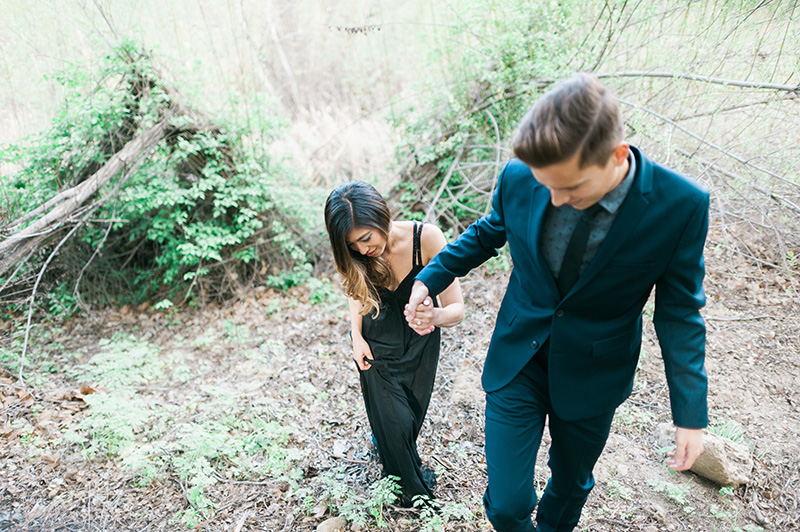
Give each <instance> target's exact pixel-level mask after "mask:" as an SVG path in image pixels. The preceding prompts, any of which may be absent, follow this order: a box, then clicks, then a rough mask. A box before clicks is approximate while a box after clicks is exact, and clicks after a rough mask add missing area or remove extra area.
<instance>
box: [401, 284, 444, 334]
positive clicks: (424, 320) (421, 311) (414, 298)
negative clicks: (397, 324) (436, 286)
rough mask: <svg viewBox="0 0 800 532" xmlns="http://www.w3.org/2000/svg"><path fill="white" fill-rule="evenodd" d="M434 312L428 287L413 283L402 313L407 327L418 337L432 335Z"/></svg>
mask: <svg viewBox="0 0 800 532" xmlns="http://www.w3.org/2000/svg"><path fill="white" fill-rule="evenodd" d="M435 311H436V309H435V308H434V306H433V299H431V296H430V295H429V292H428V287H427V286H425V284H424V283H422V282H421V281H414V286H413V287H412V288H411V296H409V298H408V304H406V307H405V310H404V311H403V314H405V316H406V321H407V322H408V325H409V327H411V329H413V330H414V332H416V333H417V334H419V335H420V336H424V335H426V334H430V333H432V332H433V331H434V329H435V328H436V327H435V325H434V323H433V320H434V313H435Z"/></svg>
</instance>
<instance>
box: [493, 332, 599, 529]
mask: <svg viewBox="0 0 800 532" xmlns="http://www.w3.org/2000/svg"><path fill="white" fill-rule="evenodd" d="M548 355H549V342H547V343H546V344H545V345H544V346H543V347H542V349H541V350H540V351H539V352H538V353H536V356H534V357H533V358H532V359H531V360H530V362H528V364H527V365H526V366H525V367H524V368H523V369H522V371H520V373H519V374H517V376H516V377H515V378H514V379H512V381H511V382H510V383H508V384H507V385H506V386H504V387H503V388H501V389H499V390H496V391H493V392H489V393H487V394H486V464H487V471H488V475H489V484H488V487H487V488H486V493H485V495H484V499H483V502H484V506H485V508H486V515H487V516H488V517H489V521H491V523H492V525H493V526H494V528H495V529H496V530H497V531H498V532H530V531H533V530H539V531H540V532H568V531H571V530H573V529H574V528H575V526H576V525H577V523H578V520H579V519H580V516H581V509H582V508H583V505H584V503H585V502H586V498H587V497H588V495H589V492H590V491H591V490H592V488H593V487H594V476H593V475H592V469H593V468H594V465H595V463H596V462H597V459H598V458H599V457H600V453H601V452H602V450H603V447H604V446H605V443H606V440H607V439H608V434H609V431H610V428H611V421H612V419H613V417H614V411H613V410H612V411H611V412H607V413H605V414H602V415H599V416H595V417H592V418H589V419H585V420H580V421H569V422H567V421H564V420H562V419H560V418H559V417H558V416H557V415H556V414H555V413H554V412H553V408H552V406H551V404H550V390H549V387H548V378H547V371H548V363H547V358H548ZM546 421H547V422H548V425H549V431H550V437H551V445H550V457H549V461H548V466H549V467H550V471H551V478H550V480H549V481H548V483H547V487H546V488H545V491H544V494H543V495H542V498H541V500H540V501H539V508H538V510H537V514H536V522H537V526H538V528H536V529H535V528H534V527H533V524H532V523H531V513H532V512H533V509H534V507H535V506H536V502H537V496H536V492H535V490H534V484H533V478H534V471H535V465H536V455H537V453H538V450H539V446H540V443H541V440H542V433H543V431H544V427H545V422H546Z"/></svg>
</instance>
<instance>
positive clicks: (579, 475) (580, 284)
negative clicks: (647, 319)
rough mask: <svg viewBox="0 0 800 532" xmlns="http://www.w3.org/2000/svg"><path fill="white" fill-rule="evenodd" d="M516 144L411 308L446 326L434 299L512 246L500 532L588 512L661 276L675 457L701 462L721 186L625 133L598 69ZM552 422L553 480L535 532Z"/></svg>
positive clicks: (493, 414)
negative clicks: (714, 187) (716, 188)
mask: <svg viewBox="0 0 800 532" xmlns="http://www.w3.org/2000/svg"><path fill="white" fill-rule="evenodd" d="M513 144H514V152H515V155H516V156H517V157H518V159H514V160H512V161H511V162H509V163H508V164H507V166H506V167H505V169H504V170H503V172H502V174H501V175H500V177H499V179H498V183H497V187H496V191H495V194H494V198H493V203H492V212H491V214H489V215H488V216H486V217H484V218H482V219H480V220H478V221H477V222H475V223H474V224H472V225H471V226H470V227H469V228H468V229H467V230H466V231H465V232H464V233H463V234H462V235H461V237H459V238H458V240H456V241H455V242H454V243H452V244H450V245H449V246H447V247H445V249H443V250H442V251H441V252H440V253H439V254H438V255H437V256H436V258H435V259H434V260H432V261H431V262H430V263H429V265H428V266H427V267H426V268H425V269H423V270H422V272H421V273H420V274H419V275H418V276H417V278H416V279H417V281H416V282H415V285H414V289H413V291H412V295H411V298H410V299H409V304H408V306H407V307H406V316H407V319H408V320H409V323H410V324H411V326H412V327H414V328H415V329H416V330H417V332H419V333H420V334H425V333H427V332H429V331H431V330H432V329H433V328H432V326H431V325H430V321H429V319H428V317H429V316H430V312H429V311H427V310H426V312H418V309H422V308H425V309H427V308H428V307H427V304H429V303H430V300H429V299H428V298H429V297H430V296H435V295H436V294H438V293H439V292H441V291H442V290H443V289H444V288H446V287H447V286H449V285H450V283H451V282H452V280H453V279H454V278H455V277H460V276H463V275H465V274H466V273H467V272H468V271H469V270H471V269H472V268H474V267H476V266H478V265H480V264H482V263H483V262H484V261H486V260H487V259H489V258H490V257H492V256H494V255H496V254H497V251H496V249H497V248H500V247H502V246H503V245H504V244H506V243H508V245H509V250H510V253H511V258H512V261H513V264H514V269H513V271H512V273H511V276H510V279H509V283H508V287H507V289H506V294H505V297H504V298H503V302H502V305H501V306H500V311H499V313H498V315H497V322H496V325H495V330H494V335H493V337H492V341H491V344H490V346H489V351H488V354H487V356H486V362H485V364H484V370H483V378H482V383H483V387H484V390H485V391H486V462H487V472H488V477H489V482H488V486H487V489H486V493H485V495H484V505H485V507H486V513H487V516H488V517H489V520H490V521H491V522H492V524H493V525H494V527H495V528H496V529H497V530H498V531H500V532H517V531H526V532H528V531H531V530H538V531H541V532H554V531H558V532H563V531H569V530H573V529H574V528H575V526H576V525H577V523H578V520H579V518H580V514H581V509H582V508H583V505H584V504H585V502H586V498H587V496H588V494H589V492H590V491H591V489H592V487H593V486H594V477H593V476H592V469H593V468H594V464H595V463H596V461H597V459H598V457H599V456H600V453H601V451H602V450H603V447H604V446H605V443H606V439H607V437H608V434H609V431H610V426H611V421H612V418H613V415H614V411H615V409H616V408H617V406H619V405H620V404H621V403H622V402H623V401H624V400H625V399H626V398H627V397H628V396H629V395H630V393H631V390H632V388H633V378H634V373H635V370H636V364H637V361H638V358H639V352H640V349H641V342H642V309H643V307H644V305H645V303H646V302H647V299H648V297H649V295H650V293H651V291H652V289H653V287H655V312H654V315H653V322H654V324H655V328H656V332H657V335H658V340H659V344H660V346H661V352H662V356H663V360H664V369H665V372H666V377H667V383H668V385H669V395H670V405H671V408H672V418H673V421H674V423H675V426H676V430H675V440H676V448H675V450H673V451H672V452H671V453H669V458H668V459H667V464H668V466H669V468H670V469H672V470H675V471H682V470H686V469H689V468H690V467H691V466H692V464H693V463H694V461H695V459H696V458H697V456H699V455H700V453H701V452H702V450H703V447H702V440H701V432H702V431H701V429H702V428H704V427H705V426H706V425H707V423H708V412H707V406H706V396H707V388H708V385H707V378H706V373H705V368H704V359H705V325H704V322H703V319H702V317H701V316H700V308H701V307H702V306H703V305H704V303H705V295H704V293H703V288H702V282H703V276H704V264H703V247H704V244H705V238H706V233H707V230H708V208H709V195H708V192H706V191H705V190H704V189H702V188H701V187H700V186H698V185H697V184H696V183H694V182H692V181H690V180H689V179H687V178H686V177H683V176H681V175H679V174H677V173H675V172H673V171H671V170H669V169H667V168H664V167H663V166H660V165H658V164H657V163H655V162H653V161H651V160H650V159H648V158H647V157H646V156H645V155H644V154H643V153H642V152H641V151H640V150H639V149H637V148H635V147H633V146H630V145H629V144H627V143H626V142H625V141H624V140H623V134H622V125H621V119H620V116H619V110H618V103H617V99H616V97H615V96H614V95H613V94H611V92H610V91H609V90H608V89H607V88H606V87H604V86H603V85H602V84H601V83H600V82H599V81H598V80H597V78H596V77H594V76H592V75H588V74H578V75H576V76H574V77H572V78H570V79H568V80H566V81H563V82H561V83H559V84H558V85H556V86H554V87H553V88H552V89H551V90H550V91H548V92H547V93H545V95H544V96H542V97H541V98H540V99H539V100H537V102H536V103H535V104H534V106H533V107H532V108H531V110H530V111H529V112H528V114H527V115H526V116H525V117H524V118H523V119H522V121H521V123H520V126H519V129H518V131H517V132H516V134H515V136H514V139H513ZM420 304H422V305H423V306H422V307H420V306H419V305H420ZM546 422H547V424H548V427H549V431H550V435H551V447H550V455H549V461H548V465H549V467H550V469H551V473H552V475H551V478H550V481H549V482H548V485H547V488H546V489H545V491H544V494H543V495H542V498H541V500H540V501H538V504H539V506H538V510H537V513H536V523H537V526H536V528H534V526H533V523H532V522H531V513H532V512H533V510H534V508H535V506H536V503H537V498H536V493H535V490H534V488H533V477H534V465H535V463H536V454H537V452H538V449H539V445H540V442H541V437H542V432H543V429H544V426H545V423H546Z"/></svg>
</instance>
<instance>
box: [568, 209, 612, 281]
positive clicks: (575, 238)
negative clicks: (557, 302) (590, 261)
mask: <svg viewBox="0 0 800 532" xmlns="http://www.w3.org/2000/svg"><path fill="white" fill-rule="evenodd" d="M601 210H603V207H601V206H600V204H599V203H595V204H594V205H592V206H591V207H589V208H588V209H586V210H584V211H583V212H582V213H581V217H580V218H579V219H578V225H576V226H575V230H574V231H573V232H572V236H571V237H570V238H569V244H567V251H566V252H565V253H564V261H563V262H562V263H561V271H559V272H558V281H557V282H558V291H559V292H560V293H561V296H562V297H563V296H565V295H566V294H567V292H569V290H570V288H572V286H573V285H574V284H575V282H576V281H577V280H578V276H579V275H580V269H581V263H582V262H583V255H584V253H586V242H587V241H588V240H589V232H590V230H591V228H592V221H593V220H594V217H595V216H597V214H598V213H599V212H600V211H601Z"/></svg>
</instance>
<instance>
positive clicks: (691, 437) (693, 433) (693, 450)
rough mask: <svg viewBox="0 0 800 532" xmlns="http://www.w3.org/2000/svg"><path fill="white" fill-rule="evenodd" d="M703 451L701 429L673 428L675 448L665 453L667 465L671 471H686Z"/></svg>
mask: <svg viewBox="0 0 800 532" xmlns="http://www.w3.org/2000/svg"><path fill="white" fill-rule="evenodd" d="M702 453H703V430H702V429H685V428H683V427H676V428H675V450H673V451H670V452H668V453H667V456H668V457H669V458H667V466H668V467H669V469H670V470H672V471H686V470H687V469H689V468H691V467H692V466H693V465H694V461H695V460H697V457H698V456H700V455H701V454H702Z"/></svg>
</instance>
